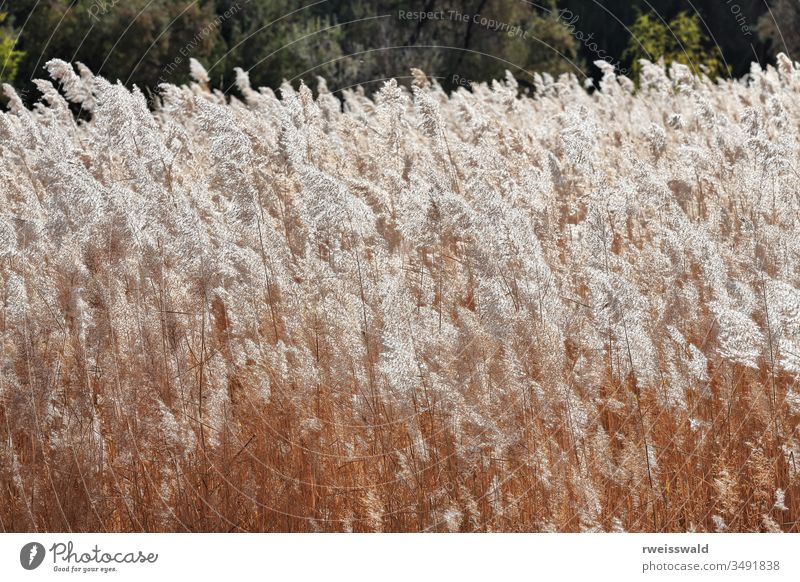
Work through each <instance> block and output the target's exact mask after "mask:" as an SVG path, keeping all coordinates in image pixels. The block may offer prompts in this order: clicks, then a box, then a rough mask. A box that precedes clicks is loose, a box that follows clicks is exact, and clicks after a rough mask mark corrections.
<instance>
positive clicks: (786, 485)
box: [0, 57, 800, 531]
mask: <svg viewBox="0 0 800 582" xmlns="http://www.w3.org/2000/svg"><path fill="white" fill-rule="evenodd" d="M48 69H49V71H50V73H51V75H52V76H53V78H54V80H55V81H56V85H53V84H51V83H49V82H47V81H40V82H39V88H40V90H41V91H42V92H43V93H44V98H43V100H42V102H41V103H40V104H39V105H37V107H36V108H35V110H33V111H29V110H26V109H25V108H24V107H23V106H22V104H21V102H20V101H19V100H18V99H17V98H16V96H15V94H14V92H13V90H12V89H11V88H10V87H6V94H7V95H8V97H9V98H10V111H9V112H7V113H2V114H0V183H1V184H2V188H1V189H0V212H1V213H0V281H1V282H2V286H1V287H0V288H1V289H2V295H0V528H1V529H2V530H3V531H687V530H692V531H798V517H799V516H800V487H799V486H798V471H797V463H798V461H799V460H800V459H798V456H799V455H800V442H799V441H798V436H799V435H798V421H799V420H800V394H798V387H797V380H798V374H800V355H798V354H800V290H799V289H800V270H798V267H799V266H800V237H799V236H798V235H797V233H798V232H799V231H798V219H800V196H798V187H797V183H798V182H797V179H798V177H799V176H798V169H797V160H798V154H800V142H798V123H800V98H798V97H800V95H799V93H800V68H798V65H796V64H793V63H791V62H789V61H788V59H786V58H784V57H781V60H780V61H779V67H778V70H774V69H771V68H770V69H768V70H767V71H760V70H758V69H755V68H754V69H753V72H752V74H751V76H750V77H749V78H748V79H746V80H742V81H736V82H734V81H729V82H720V83H718V84H714V83H712V82H710V81H709V80H708V79H699V78H694V77H692V76H691V75H689V74H688V71H687V70H686V69H685V68H683V67H680V66H675V67H674V68H673V69H672V71H671V73H670V74H669V75H667V73H666V72H665V71H664V70H662V69H660V68H658V67H656V66H653V65H648V66H647V67H646V68H645V71H644V73H643V77H642V85H641V88H640V89H639V90H638V91H634V89H633V87H632V85H631V84H630V83H629V82H628V81H627V80H626V79H618V78H616V77H614V76H613V73H612V72H611V71H606V76H605V77H604V79H603V82H602V84H601V89H600V90H599V91H593V92H587V91H586V90H584V89H583V88H582V87H581V84H580V83H579V81H578V80H576V79H575V78H573V77H568V76H564V77H562V78H560V79H558V80H554V79H552V78H547V77H538V78H537V79H538V80H537V87H536V95H535V97H525V96H519V95H518V90H517V87H516V85H515V83H514V81H513V79H511V78H510V77H509V79H508V80H507V81H506V82H502V83H500V82H496V83H494V84H493V85H492V86H491V87H489V86H485V85H475V86H474V87H473V91H472V92H466V91H463V90H461V91H459V92H457V93H455V94H453V95H452V96H449V97H448V96H447V95H445V94H444V93H443V92H442V91H441V90H440V89H439V88H438V86H436V85H435V84H434V85H431V84H430V83H429V82H428V80H427V79H426V78H425V76H424V74H422V73H421V72H419V71H417V72H416V73H415V75H416V81H415V83H414V87H413V91H409V90H406V89H403V88H401V87H399V86H397V85H396V84H395V83H394V82H390V83H387V84H386V86H385V87H384V88H383V89H382V90H381V91H380V92H379V93H378V94H377V95H376V97H375V99H374V100H372V99H369V98H367V97H365V96H364V95H363V94H361V93H360V92H358V91H355V92H346V93H345V94H344V95H343V99H344V102H343V106H340V102H339V100H338V99H337V98H336V96H333V95H331V94H329V93H328V92H327V90H326V89H325V86H324V83H322V82H321V83H320V86H319V95H318V96H317V97H316V98H314V97H313V95H312V92H311V91H310V90H309V89H308V88H306V87H301V88H300V89H299V90H295V89H293V88H292V87H290V86H289V85H285V86H284V87H282V89H281V99H278V98H276V97H275V95H273V94H272V92H271V91H269V90H254V89H253V88H251V87H250V86H249V82H248V80H247V77H246V75H245V74H243V73H242V74H240V77H239V82H238V86H239V92H240V94H241V96H242V98H243V101H242V100H237V99H231V100H226V99H225V97H224V96H222V95H220V94H218V93H210V92H208V91H207V90H206V89H205V86H204V84H203V83H202V80H203V72H202V70H201V69H200V68H198V67H197V66H195V67H194V70H195V75H196V77H197V78H198V82H197V83H196V84H194V85H192V86H190V87H174V86H163V87H162V90H163V94H162V102H161V103H160V106H159V108H158V109H157V111H156V112H155V113H154V114H153V113H151V112H149V111H148V109H147V107H146V103H145V99H144V98H143V96H142V95H141V94H139V93H138V92H136V91H134V92H133V93H131V92H129V91H128V90H126V89H125V88H123V87H121V86H118V85H112V84H109V83H108V82H106V81H105V80H103V79H101V78H95V77H94V76H93V75H92V74H91V73H90V72H89V71H87V70H86V69H85V68H81V67H79V72H78V73H77V74H76V72H75V71H74V69H73V68H72V67H71V66H69V65H67V64H65V63H62V62H58V61H53V62H51V63H49V64H48ZM68 101H70V102H72V103H73V104H79V105H80V107H81V108H82V109H83V110H84V113H85V115H84V116H83V117H90V118H91V120H90V121H76V118H75V116H74V111H71V110H70V108H69V104H68Z"/></svg>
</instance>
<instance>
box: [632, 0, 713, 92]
mask: <svg viewBox="0 0 800 582" xmlns="http://www.w3.org/2000/svg"><path fill="white" fill-rule="evenodd" d="M624 56H625V57H626V58H628V59H630V60H631V62H632V72H633V75H634V78H635V79H637V80H638V79H639V75H640V74H641V71H642V64H641V60H642V59H651V60H652V59H658V58H661V59H663V60H664V63H665V64H666V65H667V66H669V65H671V64H672V63H682V64H684V65H687V66H689V67H690V68H691V69H692V72H693V73H694V74H700V73H701V72H702V73H705V74H707V75H709V76H710V77H712V78H714V77H718V76H725V75H726V74H727V73H728V71H726V67H725V66H724V64H723V63H722V62H721V61H720V60H719V58H718V55H717V53H716V49H713V48H711V47H710V46H709V42H708V39H707V37H706V36H705V35H704V34H703V32H702V30H701V28H700V20H699V17H698V16H697V15H696V14H692V15H690V14H688V13H686V12H680V13H679V14H678V15H677V16H676V17H675V18H674V19H672V20H671V21H670V22H669V24H666V23H664V22H663V21H662V20H660V19H657V18H656V17H653V16H651V15H650V14H640V15H639V16H638V17H637V18H636V21H635V22H634V23H633V26H631V38H630V40H629V41H628V48H627V49H626V50H625V53H624Z"/></svg>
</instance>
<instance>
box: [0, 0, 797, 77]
mask: <svg viewBox="0 0 800 582" xmlns="http://www.w3.org/2000/svg"><path fill="white" fill-rule="evenodd" d="M768 6H769V7H771V12H770V11H769V10H768ZM695 9H696V10H695ZM798 28H800V8H798V3H797V2H795V1H792V0H770V4H769V5H768V4H767V2H766V1H765V0H696V1H694V2H691V3H690V2H688V1H687V0H603V1H602V2H600V1H598V2H586V1H585V0H558V1H556V0H539V1H538V2H534V1H528V0H417V1H416V2H411V1H409V0H370V1H367V0H321V1H320V0H317V1H314V0H308V1H307V2H303V3H298V2H297V1H296V0H294V1H290V0H125V1H124V2H123V1H122V0H14V2H13V3H7V2H6V3H2V2H0V71H1V72H0V81H3V82H13V83H14V84H15V85H16V86H18V87H19V88H20V89H21V90H22V91H23V93H28V92H34V91H33V90H34V88H33V85H32V83H31V80H32V79H34V78H36V77H38V76H41V75H42V67H43V65H44V63H45V62H47V61H48V60H49V59H51V58H55V57H57V58H61V59H64V60H72V61H80V62H83V63H84V64H86V65H87V66H88V67H89V68H90V69H91V70H93V71H94V72H96V73H99V74H102V75H104V76H106V77H109V78H112V79H119V80H121V81H122V82H124V83H125V84H126V85H128V86H132V85H133V84H136V85H137V86H139V87H140V88H142V90H144V91H145V92H147V93H152V92H153V91H155V90H156V88H157V86H158V84H159V83H163V82H170V83H182V82H185V81H187V80H188V73H189V66H188V63H189V58H195V59H197V60H199V61H200V62H201V63H203V64H204V66H205V67H206V68H207V69H208V71H209V76H210V79H211V83H212V85H213V86H214V87H216V88H218V89H220V90H223V91H229V90H231V88H232V85H233V83H234V81H235V69H236V68H237V67H241V68H243V69H245V70H247V71H249V73H250V78H251V80H252V82H253V84H254V85H255V86H269V87H278V86H279V85H280V84H281V82H282V81H283V80H290V81H293V82H295V83H297V82H299V80H300V79H302V80H304V81H306V82H307V83H312V84H313V83H314V81H315V78H316V77H318V76H319V77H323V78H325V79H326V80H327V82H328V85H329V87H331V88H332V89H334V90H341V89H345V88H348V87H352V86H355V85H363V86H364V87H365V88H366V89H367V90H368V91H369V90H371V89H373V88H376V87H379V86H380V81H381V80H382V79H384V78H385V77H398V78H402V77H407V76H409V75H410V73H409V70H410V68H412V67H416V68H419V69H422V70H424V71H425V72H426V73H428V74H429V75H430V76H431V77H434V78H437V79H438V80H439V82H440V83H441V84H442V85H444V86H445V87H447V88H452V87H453V86H455V85H459V84H461V85H463V84H465V83H471V82H475V81H485V80H489V79H492V78H497V77H501V76H503V74H504V72H505V70H510V71H511V72H512V74H513V75H514V76H515V77H516V78H517V80H518V81H519V82H520V83H521V84H522V85H531V84H532V82H533V74H534V73H535V72H547V73H550V74H553V75H557V74H560V73H563V72H573V73H575V74H577V75H578V76H579V77H580V76H583V75H586V76H597V74H598V69H597V68H596V67H595V66H594V65H593V63H594V62H595V61H597V60H606V61H607V62H609V64H611V65H612V66H614V67H615V69H616V70H617V71H618V72H619V73H621V74H628V75H630V76H633V77H634V78H635V76H636V75H637V74H638V66H639V65H638V60H639V59H640V58H648V59H651V60H657V59H658V58H660V57H664V58H665V60H667V61H672V60H678V61H681V62H685V63H686V64H688V65H690V66H692V67H693V68H696V70H704V71H706V72H708V73H709V74H711V75H719V76H729V75H730V76H741V75H743V74H746V73H747V71H748V70H749V67H750V63H751V62H753V61H758V62H760V63H761V64H765V63H766V62H769V61H770V59H772V58H773V57H774V55H775V54H776V53H777V52H780V51H783V52H788V53H789V54H790V55H792V54H793V53H794V52H797V50H798V49H800V47H797V46H796V45H797V44H800V34H797V33H798ZM26 89H27V90H30V91H26Z"/></svg>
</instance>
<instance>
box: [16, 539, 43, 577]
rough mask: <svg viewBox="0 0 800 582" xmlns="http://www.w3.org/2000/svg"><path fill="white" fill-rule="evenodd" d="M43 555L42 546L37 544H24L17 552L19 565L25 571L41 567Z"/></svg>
mask: <svg viewBox="0 0 800 582" xmlns="http://www.w3.org/2000/svg"><path fill="white" fill-rule="evenodd" d="M44 554H45V551H44V546H43V545H42V544H40V543H39V542H31V543H29V544H25V545H24V546H22V549H21V550H20V552H19V563H20V564H22V567H23V568H25V569H26V570H35V569H36V568H38V567H39V566H41V565H42V562H43V561H44Z"/></svg>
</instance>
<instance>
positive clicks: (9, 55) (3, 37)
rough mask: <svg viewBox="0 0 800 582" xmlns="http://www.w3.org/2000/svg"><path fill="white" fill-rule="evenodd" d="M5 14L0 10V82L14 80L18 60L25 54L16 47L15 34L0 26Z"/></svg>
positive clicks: (5, 16)
mask: <svg viewBox="0 0 800 582" xmlns="http://www.w3.org/2000/svg"><path fill="white" fill-rule="evenodd" d="M7 16H8V14H7V13H6V12H0V83H5V82H8V81H12V80H14V78H15V77H16V76H17V67H18V66H19V62H20V61H21V60H22V58H23V57H24V56H25V53H23V52H22V51H19V50H17V49H16V36H15V35H14V34H13V33H12V32H10V31H9V30H8V29H7V28H3V27H2V24H3V23H4V22H5V20H6V18H7Z"/></svg>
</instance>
